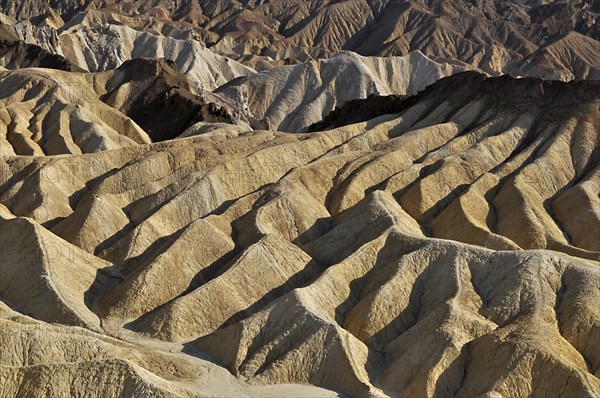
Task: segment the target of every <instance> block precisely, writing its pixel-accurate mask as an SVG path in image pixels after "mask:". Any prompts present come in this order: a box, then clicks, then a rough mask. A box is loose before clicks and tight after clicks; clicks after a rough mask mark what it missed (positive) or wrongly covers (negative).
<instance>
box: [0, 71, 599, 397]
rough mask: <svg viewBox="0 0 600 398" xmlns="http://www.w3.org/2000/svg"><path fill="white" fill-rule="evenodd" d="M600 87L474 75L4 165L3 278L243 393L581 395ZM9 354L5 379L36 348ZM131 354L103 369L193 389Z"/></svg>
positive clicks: (0, 186)
mask: <svg viewBox="0 0 600 398" xmlns="http://www.w3.org/2000/svg"><path fill="white" fill-rule="evenodd" d="M599 98H600V91H599V88H598V84H596V83H590V82H572V83H557V82H552V83H551V82H542V81H540V80H534V79H526V80H519V79H511V78H507V77H503V78H489V79H485V78H484V77H483V76H481V75H478V74H473V73H468V74H459V75H455V76H453V77H450V78H446V79H444V80H442V81H440V82H439V83H437V84H435V85H433V86H432V87H431V88H429V89H427V90H426V91H425V92H423V93H421V94H419V96H418V97H417V98H416V99H412V100H410V101H411V102H408V103H403V102H402V103H399V107H398V112H397V113H388V112H387V111H386V112H385V113H386V114H384V115H381V116H379V117H377V118H375V119H370V120H368V121H364V122H359V123H356V124H351V125H345V126H340V127H336V128H333V129H329V130H325V131H320V132H315V133H310V134H286V133H281V132H272V131H246V130H244V129H241V128H233V127H231V128H227V127H223V128H220V129H216V130H214V131H212V132H209V133H207V134H203V135H197V136H191V137H188V138H180V139H177V140H172V141H166V142H161V143H156V144H141V145H132V146H128V147H126V148H120V149H115V150H111V151H101V152H97V153H93V154H88V155H70V156H58V157H22V156H21V157H4V158H2V160H1V163H0V167H1V174H0V175H1V177H2V180H1V181H0V201H1V203H2V206H1V207H0V214H1V215H2V230H3V234H2V237H1V239H2V247H6V248H11V249H10V250H9V251H7V252H6V253H4V254H5V255H9V256H11V257H10V261H3V262H2V270H1V272H2V275H9V276H10V277H9V278H3V279H2V281H0V293H1V296H2V298H3V300H6V302H8V303H9V304H10V306H11V307H12V308H13V309H16V310H19V311H22V312H24V313H27V314H29V315H31V316H33V317H35V318H38V319H39V320H40V321H36V322H41V321H45V322H57V323H61V324H63V325H72V326H76V327H84V328H87V329H91V330H92V331H94V332H98V333H105V334H109V335H110V334H114V335H120V336H122V333H123V332H126V333H127V336H128V338H129V339H131V340H136V341H138V340H139V341H144V342H147V341H151V342H153V343H152V344H154V345H155V347H154V348H156V346H159V345H160V344H170V347H178V348H177V350H176V351H177V353H178V354H177V355H180V354H181V355H182V357H184V358H189V360H190V361H193V360H196V359H195V358H196V356H199V355H200V353H208V354H210V355H211V356H212V358H214V359H215V360H217V361H218V362H219V363H221V364H223V365H225V366H226V367H227V368H228V369H229V370H230V371H231V372H232V373H233V374H234V375H238V376H241V377H243V378H245V379H246V380H247V381H248V383H250V384H252V385H263V384H277V383H310V384H314V385H317V386H321V387H325V388H328V389H332V390H336V391H339V392H342V393H345V394H347V395H349V396H357V397H361V396H362V397H383V396H414V397H420V396H463V397H469V396H479V395H483V394H488V395H489V396H505V397H509V396H511V397H512V396H553V395H557V396H579V395H584V396H585V395H589V396H594V395H595V394H596V395H597V394H599V393H600V381H599V377H600V348H599V346H598V345H597V344H596V342H597V341H598V340H600V318H599V317H600V311H599V309H600V288H599V286H600V268H599V265H600V264H599V263H598V259H599V254H600V247H599V245H600V242H599V241H598V235H597V231H599V230H600V210H599V209H600V203H599V192H600V167H599V166H600V164H599V159H598V156H599V155H598V154H599V153H600V152H599V151H598V149H599V145H600V144H599V141H600V136H599V134H598V131H600V110H599ZM367 101H368V100H367ZM399 101H406V100H405V99H401V100H399ZM367 106H368V104H367ZM4 231H8V233H4ZM25 238H26V240H27V241H26V242H27V245H26V246H27V247H28V248H31V250H28V251H27V252H23V251H22V250H21V251H20V250H19V247H18V246H16V245H15V244H14V242H21V241H24V239H25ZM67 255H68V256H69V257H65V256H67ZM67 258H68V261H66V259H67ZM24 267H27V269H28V270H29V271H28V273H27V274H26V275H24V274H23V273H22V272H20V271H21V270H22V269H24ZM24 292H28V293H29V294H25V293H24ZM4 311H5V313H10V314H13V312H11V311H12V310H10V309H6V310H4ZM6 317H7V315H4V316H3V318H2V319H5V318H6ZM10 317H14V315H10ZM7 322H8V321H7ZM10 322H13V321H10ZM56 327H58V326H56ZM61 327H63V326H61ZM64 327H66V326H64ZM82 333H83V332H82ZM85 333H88V332H85ZM89 333H92V332H89ZM77 338H79V337H78V335H71V336H68V339H69V341H73V340H74V339H77ZM106 339H107V340H106V341H105V342H103V343H102V344H101V347H104V346H106V345H108V344H112V345H115V344H116V343H114V342H112V340H108V337H106ZM25 341H28V343H27V344H31V343H29V341H30V340H27V339H26V340H25ZM0 343H1V344H3V350H4V345H6V346H7V347H8V345H9V344H11V343H10V341H9V340H7V339H3V340H1V341H0ZM70 344H71V343H70ZM72 344H76V343H72ZM119 344H121V343H119ZM131 344H133V343H131ZM136 344H137V343H136ZM148 344H149V343H148ZM117 345H118V344H117ZM144 347H146V346H144ZM113 349H117V348H111V350H113ZM141 349H142V348H139V347H138V348H135V349H133V351H134V352H138V351H136V350H141ZM184 354H185V355H184ZM140 355H141V354H140ZM149 355H159V354H158V353H151V354H149ZM161 355H162V354H161ZM100 357H101V356H96V357H94V358H96V359H94V360H98V359H97V358H100ZM8 358H9V359H7V361H9V362H10V363H8V362H2V363H1V364H0V365H2V368H1V369H2V372H3V374H6V375H8V376H5V380H7V382H6V383H4V384H5V385H7V386H9V387H6V388H10V389H12V390H10V391H17V390H18V389H19V388H20V386H22V385H23V383H25V381H24V380H27V378H26V377H25V376H22V375H23V374H25V372H35V371H36V370H35V369H33V368H31V366H33V365H36V366H37V363H33V362H32V363H27V364H24V363H23V362H22V359H20V358H21V354H20V353H19V352H16V351H15V352H13V353H12V354H11V355H10V356H9V357H8ZM85 360H86V361H89V360H92V358H86V359H85ZM163 360H164V361H167V359H164V358H163V359H161V360H160V361H163ZM3 361H5V360H4V359H3ZM11 361H12V362H11ZM20 361H21V362H20ZM40 361H41V362H43V363H44V364H46V366H58V365H56V362H57V361H59V360H58V359H56V358H52V356H51V355H50V354H48V355H47V356H44V357H43V358H42V359H40ZM81 361H84V359H82V358H76V359H74V360H73V362H81ZM157 361H158V360H157ZM130 362H131V364H130V363H128V362H127V363H125V362H122V363H115V364H114V368H111V369H120V370H119V372H120V373H119V374H122V375H125V376H123V377H127V378H128V380H133V381H132V383H133V385H134V386H135V388H147V389H152V391H163V390H164V391H166V393H165V394H167V392H168V394H171V395H167V396H202V395H201V394H199V395H195V394H198V392H197V391H194V389H193V388H191V387H190V381H189V379H190V377H192V376H190V375H187V376H186V375H184V374H180V373H176V374H164V373H161V371H163V370H164V369H163V368H162V367H160V369H159V370H157V369H156V368H155V367H153V366H150V365H148V364H147V363H146V362H144V361H143V358H142V357H140V356H137V354H136V358H135V359H132V360H131V361H130ZM69 363H70V362H69ZM161 363H162V362H161ZM61 366H62V367H61V370H60V371H61V372H65V375H66V376H64V377H65V378H66V379H65V380H69V377H75V376H69V375H71V373H69V372H70V371H69V370H68V369H67V368H65V366H67V365H61ZM69 366H70V365H69ZM90 366H91V365H90ZM165 367H168V366H167V365H165ZM168 368H169V369H171V368H172V367H168ZM115 371H116V370H115ZM15 374H18V375H20V376H19V377H17V376H14V375H15ZM36 374H38V373H36ZM548 375H550V376H548ZM86 377H87V378H86ZM186 377H187V378H186ZM81 378H82V379H83V381H82V382H81V383H84V385H85V383H86V382H87V383H92V381H91V380H92V379H93V378H92V377H91V376H89V377H88V376H87V375H85V374H84V375H82V376H81ZM85 380H87V381H85ZM165 380H167V381H165ZM157 394H158V393H157Z"/></svg>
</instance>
